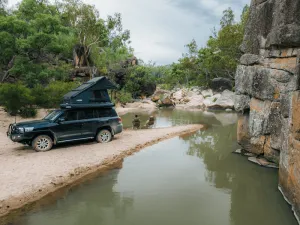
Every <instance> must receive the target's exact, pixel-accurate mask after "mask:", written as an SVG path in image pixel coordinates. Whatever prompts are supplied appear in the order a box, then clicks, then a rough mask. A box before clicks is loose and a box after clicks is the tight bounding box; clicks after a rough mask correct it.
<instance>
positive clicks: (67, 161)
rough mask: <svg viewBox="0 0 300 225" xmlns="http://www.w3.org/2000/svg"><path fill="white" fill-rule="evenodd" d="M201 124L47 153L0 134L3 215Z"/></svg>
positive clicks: (129, 132) (0, 208)
mask: <svg viewBox="0 0 300 225" xmlns="http://www.w3.org/2000/svg"><path fill="white" fill-rule="evenodd" d="M201 128H202V126H201V125H189V126H178V127H171V128H163V129H149V130H139V131H132V130H126V131H124V132H123V133H122V134H120V135H118V136H116V137H115V139H114V140H113V141H112V142H110V143H108V144H96V143H94V142H91V143H81V144H77V145H69V146H61V147H57V148H55V149H53V150H52V151H49V152H45V153H36V152H34V151H32V150H31V149H30V148H29V147H24V146H22V145H19V144H14V143H12V142H10V141H9V140H8V139H7V137H6V135H5V134H4V133H3V132H1V133H0V161H1V164H0V171H1V173H0V180H1V185H0V215H1V216H3V215H6V214H8V213H9V212H11V211H13V210H14V209H19V208H22V207H23V206H25V205H26V204H28V203H32V202H35V201H37V200H39V199H41V198H43V197H44V196H46V195H48V194H50V193H53V192H55V191H56V190H59V189H61V188H62V187H64V186H68V185H70V184H72V183H76V182H78V180H81V179H83V178H84V177H85V176H87V175H89V174H93V173H96V172H97V173H98V172H101V170H107V169H109V168H114V167H118V165H120V163H121V162H122V160H123V158H125V157H126V156H128V155H131V154H132V153H133V152H136V151H139V150H141V149H142V148H143V147H146V146H149V145H151V144H155V143H157V142H158V141H161V140H165V139H168V138H171V137H174V136H178V135H184V134H187V133H190V132H195V131H197V130H199V129H201Z"/></svg>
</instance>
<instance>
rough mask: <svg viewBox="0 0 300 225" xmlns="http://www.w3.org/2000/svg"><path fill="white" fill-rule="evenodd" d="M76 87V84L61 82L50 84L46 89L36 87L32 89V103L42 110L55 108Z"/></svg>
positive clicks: (40, 86)
mask: <svg viewBox="0 0 300 225" xmlns="http://www.w3.org/2000/svg"><path fill="white" fill-rule="evenodd" d="M78 85H79V84H78V83H76V82H75V83H74V82H62V81H55V82H52V83H50V84H49V85H48V86H47V87H43V86H42V85H37V86H35V87H34V89H32V95H33V98H34V102H35V104H36V105H38V106H40V107H43V108H56V107H58V106H59V105H60V104H61V103H62V100H63V96H64V95H65V94H66V93H68V92H69V91H71V90H72V89H74V88H76V87H77V86H78Z"/></svg>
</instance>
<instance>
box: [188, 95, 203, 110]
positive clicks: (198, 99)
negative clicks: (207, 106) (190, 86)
mask: <svg viewBox="0 0 300 225" xmlns="http://www.w3.org/2000/svg"><path fill="white" fill-rule="evenodd" d="M188 100H189V101H188V103H187V104H186V105H185V108H189V109H202V108H203V106H204V103H203V102H204V97H203V96H202V95H193V96H192V97H189V98H188Z"/></svg>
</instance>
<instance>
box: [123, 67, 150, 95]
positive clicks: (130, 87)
mask: <svg viewBox="0 0 300 225" xmlns="http://www.w3.org/2000/svg"><path fill="white" fill-rule="evenodd" d="M153 83H155V77H154V75H153V73H152V70H151V68H150V67H147V66H142V65H140V66H136V67H133V68H131V70H130V71H129V74H128V76H127V79H126V85H125V87H124V89H125V91H126V92H129V93H132V95H133V97H134V98H136V97H139V96H144V95H147V93H145V92H143V90H145V89H147V86H150V85H152V84H153Z"/></svg>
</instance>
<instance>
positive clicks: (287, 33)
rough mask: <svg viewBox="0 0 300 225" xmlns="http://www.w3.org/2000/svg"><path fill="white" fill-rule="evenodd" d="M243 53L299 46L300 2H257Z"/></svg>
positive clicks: (260, 0)
mask: <svg viewBox="0 0 300 225" xmlns="http://www.w3.org/2000/svg"><path fill="white" fill-rule="evenodd" d="M248 21H249V22H248V24H247V26H246V30H245V36H244V41H243V44H242V46H241V50H242V51H243V52H246V53H252V54H258V53H259V50H260V49H265V48H268V49H271V48H272V47H273V46H274V47H277V48H278V47H286V46H291V47H293V46H300V36H299V32H300V26H299V24H300V2H299V1H295V0H294V1H291V0H254V1H252V3H251V6H250V14H249V20H248Z"/></svg>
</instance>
